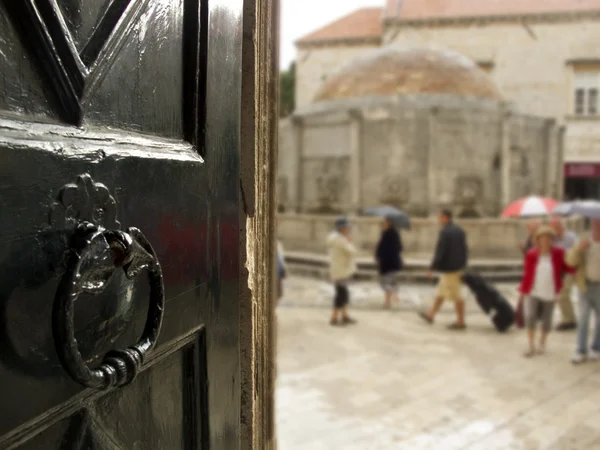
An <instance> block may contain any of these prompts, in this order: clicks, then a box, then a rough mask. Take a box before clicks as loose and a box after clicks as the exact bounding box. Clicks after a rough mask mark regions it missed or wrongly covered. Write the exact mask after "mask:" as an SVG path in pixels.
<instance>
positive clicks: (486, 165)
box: [279, 95, 562, 217]
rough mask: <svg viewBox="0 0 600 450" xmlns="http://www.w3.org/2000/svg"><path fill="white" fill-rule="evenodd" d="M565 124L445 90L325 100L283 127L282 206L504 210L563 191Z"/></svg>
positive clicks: (421, 212)
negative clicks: (561, 132)
mask: <svg viewBox="0 0 600 450" xmlns="http://www.w3.org/2000/svg"><path fill="white" fill-rule="evenodd" d="M556 129H557V127H556V124H555V123H554V122H553V121H552V120H550V121H548V120H545V119H541V118H536V117H530V116H523V115H520V114H515V113H512V112H511V109H510V108H509V107H508V106H507V105H504V104H501V103H497V102H494V101H483V100H477V99H465V98H459V97H455V96H444V95H413V96H395V97H394V96H381V97H365V98H357V99H345V100H337V101H331V102H321V103H318V104H314V105H312V106H310V107H308V108H304V109H303V110H300V111H298V112H297V113H296V114H295V115H294V117H293V118H292V119H291V120H285V121H283V122H282V124H281V127H280V133H279V139H280V149H279V180H280V183H279V186H280V188H279V189H280V193H279V201H280V205H282V208H281V209H280V210H281V211H288V212H289V211H295V212H304V213H315V212H319V213H327V212H329V213H339V212H344V213H349V212H357V211H358V210H360V209H362V208H365V207H371V206H375V205H379V204H388V205H392V206H396V207H398V208H401V209H403V210H405V211H407V212H409V213H410V214H411V215H413V216H427V215H428V214H431V213H435V212H437V211H438V210H439V208H440V207H452V208H454V209H455V212H456V214H457V215H458V216H461V217H481V216H497V215H499V214H500V212H501V210H502V208H503V207H504V205H506V204H508V203H509V202H510V201H513V200H515V199H517V198H520V197H522V196H525V195H530V194H540V195H546V196H550V197H558V195H559V189H558V187H559V186H561V185H562V170H561V167H562V159H561V158H560V157H559V156H558V152H557V149H558V147H559V144H558V142H557V141H558V139H559V137H558V134H557V133H556Z"/></svg>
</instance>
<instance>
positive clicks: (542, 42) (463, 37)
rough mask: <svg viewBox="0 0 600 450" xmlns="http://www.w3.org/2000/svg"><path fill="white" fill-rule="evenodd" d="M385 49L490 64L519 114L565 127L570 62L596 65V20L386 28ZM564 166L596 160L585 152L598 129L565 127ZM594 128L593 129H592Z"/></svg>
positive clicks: (599, 33)
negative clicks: (444, 53) (439, 52)
mask: <svg viewBox="0 0 600 450" xmlns="http://www.w3.org/2000/svg"><path fill="white" fill-rule="evenodd" d="M383 41H384V45H396V46H411V47H413V46H433V47H441V48H449V49H452V50H455V51H457V52H459V53H461V54H463V55H465V56H467V57H469V58H471V59H473V60H474V61H476V62H479V63H482V62H485V63H487V62H491V63H493V68H492V69H491V71H490V76H491V77H492V79H493V80H494V81H495V82H496V83H497V85H498V87H499V88H500V89H501V91H502V92H503V93H504V95H505V96H506V98H507V99H508V100H510V101H512V102H514V103H515V104H516V105H517V106H518V108H519V110H520V111H523V112H525V113H529V114H534V115H538V116H544V117H553V118H555V119H557V120H559V121H560V122H561V123H564V122H565V120H566V117H567V116H568V115H569V114H570V113H571V110H572V97H573V92H572V91H573V89H572V86H571V81H572V67H571V66H570V65H569V62H571V61H573V60H598V59H600V46H599V45H598V42H600V23H599V20H598V19H593V18H590V19H586V20H579V21H572V22H568V21H567V22H554V23H530V24H527V23H524V22H522V23H488V24H483V25H477V24H474V23H473V24H470V25H468V24H459V23H456V24H448V25H438V26H435V27H434V26H431V27H409V26H403V27H401V28H394V27H393V26H392V27H390V28H389V29H388V30H387V32H386V34H385V36H384V39H383ZM568 125H569V127H571V126H573V127H574V128H576V129H575V130H573V131H572V132H571V131H569V132H568V133H567V137H566V151H565V160H567V161H577V160H581V159H582V158H583V159H584V160H585V159H589V158H591V159H594V160H599V159H600V152H598V151H596V154H595V155H591V154H590V152H589V150H588V149H589V147H590V146H589V141H590V140H598V139H599V138H600V133H598V131H596V129H597V128H598V127H597V126H590V127H582V126H579V125H578V124H573V123H572V122H569V124H568ZM595 128H596V129H595Z"/></svg>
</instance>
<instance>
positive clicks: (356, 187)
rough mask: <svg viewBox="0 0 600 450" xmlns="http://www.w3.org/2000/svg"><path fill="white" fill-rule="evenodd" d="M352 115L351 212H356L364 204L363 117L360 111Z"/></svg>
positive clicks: (354, 111) (353, 111) (350, 113)
mask: <svg viewBox="0 0 600 450" xmlns="http://www.w3.org/2000/svg"><path fill="white" fill-rule="evenodd" d="M349 116H350V140H349V141H350V174H349V175H350V176H349V181H350V212H351V213H353V214H354V213H356V212H358V211H359V209H360V208H361V207H362V206H363V205H362V199H361V188H362V170H361V147H362V134H361V131H362V130H361V128H362V117H361V114H360V111H358V110H352V111H350V112H349Z"/></svg>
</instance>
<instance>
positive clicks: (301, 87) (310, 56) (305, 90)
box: [296, 43, 379, 108]
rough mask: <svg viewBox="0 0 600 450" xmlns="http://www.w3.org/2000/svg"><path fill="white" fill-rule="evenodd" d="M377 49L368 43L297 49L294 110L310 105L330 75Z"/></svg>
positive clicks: (376, 46) (313, 46)
mask: <svg viewBox="0 0 600 450" xmlns="http://www.w3.org/2000/svg"><path fill="white" fill-rule="evenodd" d="M378 47H379V45H376V44H368V43H367V44H351V45H347V44H335V45H326V46H320V45H310V46H302V47H299V48H298V50H297V54H296V108H302V107H304V106H306V105H309V104H310V103H312V100H313V98H314V96H315V94H316V93H317V90H318V89H319V88H320V87H321V84H322V83H323V82H324V81H325V80H326V79H327V77H328V76H329V75H330V74H332V73H334V72H335V71H337V70H338V69H339V68H340V67H341V66H343V65H344V64H346V63H348V62H350V61H352V60H353V59H355V58H358V57H360V56H362V55H364V54H365V53H368V52H369V51H372V50H373V49H376V48H378Z"/></svg>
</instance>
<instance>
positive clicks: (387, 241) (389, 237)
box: [375, 217, 402, 308]
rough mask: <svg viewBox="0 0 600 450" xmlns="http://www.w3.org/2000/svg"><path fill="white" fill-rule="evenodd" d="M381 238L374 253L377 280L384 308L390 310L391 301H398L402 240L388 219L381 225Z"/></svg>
mask: <svg viewBox="0 0 600 450" xmlns="http://www.w3.org/2000/svg"><path fill="white" fill-rule="evenodd" d="M381 228H382V231H381V237H380V239H379V243H378V244H377V250H376V251H375V259H376V260H377V265H378V267H379V277H380V278H379V280H380V284H381V288H382V289H383V292H384V293H385V302H384V308H390V307H391V306H392V301H398V300H399V298H398V284H397V279H396V277H397V275H398V272H399V271H400V270H402V256H401V253H402V239H401V238H400V233H399V232H398V230H397V229H396V227H395V226H394V223H393V222H392V220H391V218H390V217H386V218H384V219H383V222H382V223H381Z"/></svg>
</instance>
